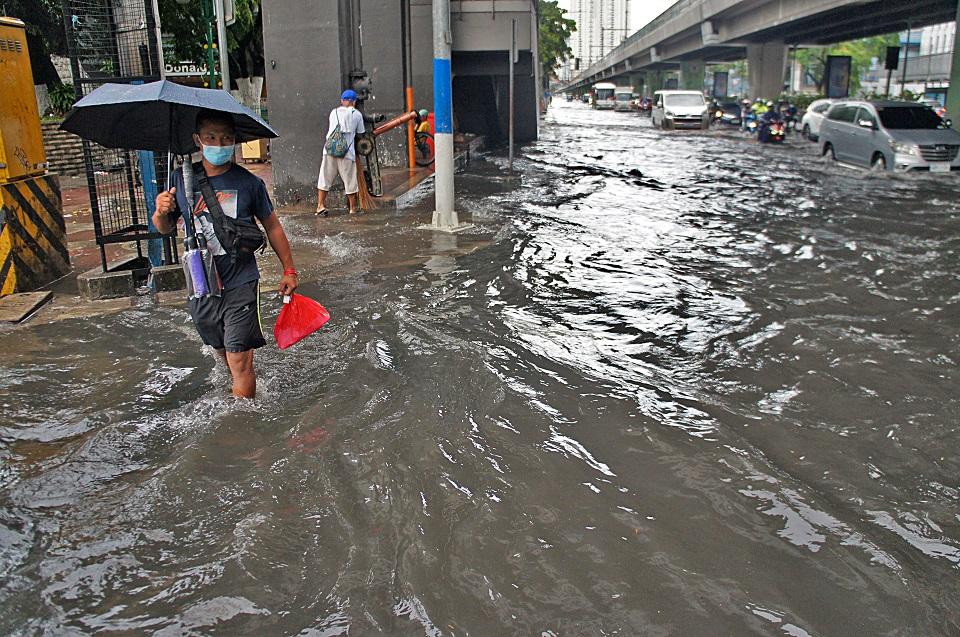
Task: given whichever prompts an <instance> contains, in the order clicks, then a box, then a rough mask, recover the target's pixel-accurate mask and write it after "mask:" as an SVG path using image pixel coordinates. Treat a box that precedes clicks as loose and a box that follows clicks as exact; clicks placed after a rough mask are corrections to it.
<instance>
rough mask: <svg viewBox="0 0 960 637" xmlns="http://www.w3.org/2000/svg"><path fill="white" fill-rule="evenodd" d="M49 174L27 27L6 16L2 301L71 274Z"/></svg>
mask: <svg viewBox="0 0 960 637" xmlns="http://www.w3.org/2000/svg"><path fill="white" fill-rule="evenodd" d="M46 169H47V165H46V156H45V153H44V150H43V133H42V131H41V128H40V114H39V112H38V109H37V96H36V94H35V93H34V88H33V74H32V72H31V70H30V55H29V53H28V51H27V37H26V31H25V28H24V24H23V22H21V21H20V20H17V19H16V18H8V17H0V296H6V295H8V294H14V293H17V292H29V291H30V290H35V289H37V288H38V287H41V286H44V285H46V284H48V283H50V282H51V281H54V280H55V279H58V278H60V277H62V276H63V275H65V274H67V273H68V272H69V271H70V253H69V252H68V251H67V234H66V227H65V224H64V222H63V203H62V200H61V198H60V182H59V181H58V180H57V177H56V176H55V175H46V174H45V173H46Z"/></svg>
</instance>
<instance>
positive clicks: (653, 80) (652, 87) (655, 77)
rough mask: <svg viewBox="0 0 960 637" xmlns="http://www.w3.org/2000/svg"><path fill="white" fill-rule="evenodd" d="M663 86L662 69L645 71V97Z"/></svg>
mask: <svg viewBox="0 0 960 637" xmlns="http://www.w3.org/2000/svg"><path fill="white" fill-rule="evenodd" d="M662 88H663V71H647V88H646V91H647V97H650V96H652V95H653V94H654V93H655V92H657V91H659V90H661V89H662Z"/></svg>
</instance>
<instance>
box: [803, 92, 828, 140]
mask: <svg viewBox="0 0 960 637" xmlns="http://www.w3.org/2000/svg"><path fill="white" fill-rule="evenodd" d="M833 102H834V100H830V99H822V100H814V101H812V102H810V106H808V107H807V112H806V113H804V114H803V118H801V120H800V133H801V134H802V135H803V136H804V137H805V138H806V139H809V140H810V141H812V142H815V141H817V140H818V139H820V124H821V123H822V122H823V118H824V117H825V116H826V114H827V111H828V110H830V105H831V104H833Z"/></svg>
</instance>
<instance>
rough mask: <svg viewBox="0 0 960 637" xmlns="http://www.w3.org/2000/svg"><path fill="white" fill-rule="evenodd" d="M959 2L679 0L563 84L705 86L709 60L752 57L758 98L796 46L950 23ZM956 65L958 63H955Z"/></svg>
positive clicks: (777, 84) (770, 92) (776, 84)
mask: <svg viewBox="0 0 960 637" xmlns="http://www.w3.org/2000/svg"><path fill="white" fill-rule="evenodd" d="M956 18H957V0H679V2H677V3H676V4H674V5H673V6H672V7H670V8H669V9H668V10H667V11H665V12H664V13H662V14H661V15H660V16H659V17H657V18H656V19H654V20H653V21H652V22H651V23H650V24H648V25H647V26H645V27H644V28H642V29H640V30H639V31H637V32H636V33H634V34H633V35H631V36H630V37H629V38H627V39H626V40H625V41H624V42H623V43H622V44H621V45H620V46H618V47H617V48H616V49H614V50H613V51H611V52H610V53H608V54H607V55H606V56H604V57H603V58H602V59H601V60H599V61H598V62H596V63H595V64H593V65H591V66H590V67H589V68H587V69H585V70H584V71H583V73H581V74H580V76H578V77H577V78H576V79H574V80H573V81H572V82H570V83H569V84H568V85H567V86H565V87H564V88H563V89H561V90H566V91H574V92H583V91H585V90H587V89H588V88H589V87H590V86H591V85H592V84H594V83H596V82H599V81H601V80H613V81H616V80H629V81H630V83H632V84H634V85H643V86H644V87H645V90H646V91H647V92H650V91H651V90H657V89H659V88H661V86H662V84H661V82H662V73H663V71H666V70H680V76H681V77H680V81H681V83H682V86H683V87H684V88H692V89H700V88H702V86H701V85H702V78H703V67H704V65H705V64H709V63H716V62H727V61H733V60H740V59H744V58H746V59H747V60H748V61H749V66H748V68H749V73H750V86H751V88H752V90H753V92H754V95H755V96H770V97H772V96H775V95H778V94H779V93H780V92H781V91H782V89H783V75H784V71H785V68H786V50H787V47H789V46H803V45H807V46H818V45H826V44H834V43H836V42H843V41H845V40H852V39H856V38H862V37H868V36H871V35H879V34H882V33H891V32H895V31H900V30H905V29H907V28H913V29H916V28H920V27H923V26H926V25H930V24H937V23H940V22H949V21H951V20H954V19H956ZM955 66H956V65H955Z"/></svg>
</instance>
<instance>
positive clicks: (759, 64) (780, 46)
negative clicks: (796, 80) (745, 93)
mask: <svg viewBox="0 0 960 637" xmlns="http://www.w3.org/2000/svg"><path fill="white" fill-rule="evenodd" d="M786 65H787V47H786V45H785V44H784V43H783V42H764V43H763V44H750V45H748V46H747V71H748V74H749V76H750V95H751V96H752V97H755V98H756V97H762V98H764V99H768V100H772V99H776V98H777V96H779V95H780V94H781V93H783V74H784V73H785V72H786V70H787V66H786Z"/></svg>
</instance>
